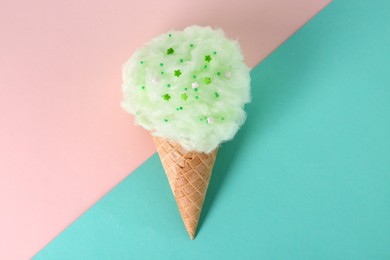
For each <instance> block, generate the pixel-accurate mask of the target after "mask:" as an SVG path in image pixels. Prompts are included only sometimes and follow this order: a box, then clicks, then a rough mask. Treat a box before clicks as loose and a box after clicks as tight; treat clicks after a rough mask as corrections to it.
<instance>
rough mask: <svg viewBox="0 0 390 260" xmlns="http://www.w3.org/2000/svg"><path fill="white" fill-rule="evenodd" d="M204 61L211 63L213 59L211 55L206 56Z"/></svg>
mask: <svg viewBox="0 0 390 260" xmlns="http://www.w3.org/2000/svg"><path fill="white" fill-rule="evenodd" d="M204 60H205V61H207V62H210V61H211V60H212V59H211V56H210V55H206V56H204Z"/></svg>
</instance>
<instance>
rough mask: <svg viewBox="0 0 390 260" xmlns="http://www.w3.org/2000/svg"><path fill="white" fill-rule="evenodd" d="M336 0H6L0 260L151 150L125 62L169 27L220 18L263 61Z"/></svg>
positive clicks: (79, 207)
mask: <svg viewBox="0 0 390 260" xmlns="http://www.w3.org/2000/svg"><path fill="white" fill-rule="evenodd" d="M329 2H330V0H316V1H304V0H294V1H291V0H280V1H271V0H253V1H235V2H234V1H233V2H230V3H227V2H226V1H222V0H217V1H212V3H210V1H206V0H202V1H179V0H172V1H169V3H167V2H166V1H160V2H159V3H157V2H155V1H151V0H147V1H123V0H122V1H115V2H114V3H113V2H107V1H92V0H87V1H76V0H71V1H62V2H61V1H55V2H53V1H51V2H50V1H49V2H48V1H44V0H39V1H27V0H21V1H8V2H7V3H4V4H2V8H0V21H1V22H0V35H1V38H2V40H1V48H0V71H1V72H0V73H1V75H0V87H1V93H2V94H1V95H0V109H1V111H6V113H3V114H2V118H1V123H2V126H1V128H0V205H1V206H2V211H1V214H0V230H1V232H0V258H1V259H26V258H28V257H30V256H31V255H33V254H34V253H35V252H37V251H38V250H39V249H40V248H42V247H43V246H44V245H45V244H47V243H48V242H49V241H50V240H51V239H52V238H53V237H54V236H56V235H57V234H58V233H59V232H61V231H62V230H63V229H64V228H65V227H66V226H67V225H69V224H70V223H71V222H72V221H73V220H75V219H76V218H77V217H78V216H79V215H80V214H81V213H82V212H84V211H85V210H86V209H87V208H88V207H90V206H91V205H92V204H93V203H95V202H96V201H97V200H98V199H99V198H101V197H102V196H103V195H104V194H105V193H106V192H107V191H109V190H110V189H111V188H112V187H114V186H115V185H116V184H118V183H119V182H120V181H121V180H123V179H124V178H125V177H126V176H127V175H128V174H129V173H130V172H131V171H133V170H134V169H135V168H136V167H137V166H138V165H140V164H141V163H142V162H143V161H144V160H145V159H146V158H148V157H150V156H151V155H152V154H153V153H154V152H155V148H154V147H153V145H152V141H151V138H150V137H149V135H148V134H147V133H146V132H145V131H143V130H142V129H141V128H138V127H135V126H133V122H132V118H131V117H129V116H128V115H127V114H126V113H124V112H123V111H122V110H121V108H120V107H119V103H120V100H121V93H120V85H121V75H120V73H121V64H122V63H123V62H124V61H125V59H126V58H127V57H129V56H130V54H131V53H132V52H133V51H134V50H135V49H136V48H137V47H139V46H140V45H141V44H142V43H144V42H146V41H148V40H149V39H151V38H152V37H153V36H155V35H157V34H160V33H162V32H165V31H166V30H168V29H171V28H177V29H181V28H183V27H185V26H187V25H191V24H200V25H212V26H215V27H222V28H224V30H225V31H226V32H227V34H228V36H229V37H231V38H238V39H239V40H240V42H241V44H242V46H243V49H244V54H245V56H246V61H247V63H248V64H249V65H250V66H254V65H256V64H257V63H258V62H259V61H260V60H262V59H263V58H264V57H265V56H266V55H268V54H269V53H270V52H271V51H272V50H274V49H275V48H276V47H277V46H278V45H279V44H281V43H282V42H283V41H284V40H285V39H287V38H288V37H289V36H290V35H291V34H292V33H293V32H294V31H296V30H297V29H298V28H299V27H300V26H302V25H303V24H304V23H305V22H306V21H308V20H309V19H310V18H311V17H312V16H313V15H315V14H316V13H317V12H318V11H319V10H321V9H322V8H323V7H324V6H325V5H326V4H328V3H329Z"/></svg>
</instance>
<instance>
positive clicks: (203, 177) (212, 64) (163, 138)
mask: <svg viewBox="0 0 390 260" xmlns="http://www.w3.org/2000/svg"><path fill="white" fill-rule="evenodd" d="M122 88H123V94H124V99H123V102H122V107H123V108H124V109H125V110H126V111H127V112H129V113H130V114H132V115H134V116H135V123H136V124H138V125H141V126H142V127H144V128H145V129H147V130H148V131H150V133H151V134H152V136H153V140H154V142H155V144H156V147H157V151H158V153H159V156H160V159H161V162H162V165H163V167H164V170H165V173H166V175H167V177H168V181H169V184H170V187H171V189H172V192H173V195H174V197H175V199H176V202H177V205H178V208H179V211H180V214H181V217H182V219H183V222H184V225H185V227H186V229H187V231H188V233H189V235H190V237H191V239H194V237H195V234H196V228H197V225H198V222H199V218H200V214H201V211H202V206H203V202H204V199H205V196H206V192H207V188H208V185H209V181H210V177H211V173H212V169H213V166H214V163H215V159H216V156H217V152H218V147H219V145H220V144H221V143H223V142H225V141H228V140H230V139H232V138H233V137H234V135H235V134H236V132H237V131H238V129H239V128H240V126H241V125H242V124H243V123H244V121H245V117H246V114H245V111H244V105H245V104H246V103H248V102H249V99H250V93H249V92H250V91H249V90H250V76H249V68H248V67H247V66H246V65H245V63H244V62H243V56H242V54H241V51H240V46H239V44H238V42H237V41H232V40H228V39H227V38H226V37H225V34H224V32H223V31H222V30H221V29H219V30H215V29H212V28H211V27H200V26H191V27H188V28H186V29H184V30H183V31H171V32H168V33H166V34H163V35H160V36H158V37H157V38H155V39H153V40H152V41H151V42H150V43H148V44H146V45H145V46H143V47H141V48H140V49H139V50H137V51H136V52H135V53H134V54H133V55H132V57H131V58H130V59H129V60H128V61H127V63H126V64H125V65H124V66H123V84H122Z"/></svg>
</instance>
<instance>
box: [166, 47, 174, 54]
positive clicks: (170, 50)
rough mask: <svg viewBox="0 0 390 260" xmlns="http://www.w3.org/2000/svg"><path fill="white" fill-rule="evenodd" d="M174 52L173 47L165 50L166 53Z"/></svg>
mask: <svg viewBox="0 0 390 260" xmlns="http://www.w3.org/2000/svg"><path fill="white" fill-rule="evenodd" d="M174 52H175V50H174V49H173V48H169V49H168V50H167V54H168V55H170V54H173V53H174Z"/></svg>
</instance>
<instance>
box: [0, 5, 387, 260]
mask: <svg viewBox="0 0 390 260" xmlns="http://www.w3.org/2000/svg"><path fill="white" fill-rule="evenodd" d="M329 2H330V1H329V0H315V1H303V0H278V1H271V0H258V1H220V0H215V1H203V0H200V1H178V0H171V1H150V0H146V1H90V0H86V1H75V0H70V1H47V0H37V1H26V0H23V1H21V0H15V1H2V2H0V115H1V116H0V259H28V258H31V257H33V256H34V255H35V257H34V258H35V259H183V258H186V259H200V258H202V259H390V249H389V248H390V246H389V245H390V220H389V219H390V76H389V74H390V73H389V72H390V16H389V12H390V3H389V2H388V1H386V0H378V1H374V2H369V1H363V0H358V1H350V0H344V1H342V0H336V1H333V2H332V3H330V4H329ZM328 4H329V5H328ZM327 5H328V6H327ZM325 6H327V7H325ZM324 7H325V8H324ZM313 17H314V18H313ZM311 18H312V19H311ZM309 20H310V21H309ZM192 24H199V25H212V26H215V27H221V28H223V29H224V30H225V31H226V32H227V34H228V36H229V37H230V38H235V39H238V40H239V41H240V43H241V45H242V47H243V51H244V54H245V59H246V62H247V64H248V65H249V66H251V67H253V69H252V72H251V76H252V103H251V104H249V105H248V106H247V107H246V110H247V112H248V119H247V122H246V124H245V125H244V126H243V128H242V129H241V130H240V131H239V133H238V134H237V136H236V138H235V139H234V140H233V141H231V142H228V143H226V144H224V145H223V146H222V147H221V150H220V153H219V155H218V159H217V162H216V166H215V169H214V172H213V176H212V180H211V183H210V188H209V191H208V196H207V198H206V201H205V205H204V210H203V214H202V217H201V222H200V225H199V232H198V236H197V238H196V239H195V240H194V241H190V240H189V239H188V236H187V234H186V231H185V229H184V226H183V224H182V223H181V219H180V215H179V213H178V210H177V208H176V204H175V201H174V199H173V197H172V195H171V191H170V189H169V185H168V182H167V180H166V178H165V176H164V173H163V170H162V167H161V164H160V162H159V160H158V157H157V155H156V154H154V153H155V148H154V146H153V144H152V141H151V138H150V136H149V134H148V133H147V132H146V131H144V130H143V129H141V128H139V127H135V126H134V125H133V121H132V117H131V116H129V115H127V114H126V113H125V112H124V111H122V110H121V108H120V106H119V104H120V100H121V89H120V86H121V65H122V64H123V63H124V61H125V60H126V59H127V58H128V57H129V56H130V55H131V53H132V52H133V51H134V50H135V49H136V48H137V47H139V46H141V45H142V44H143V43H144V42H147V41H148V40H150V39H151V38H152V37H154V36H156V35H158V34H160V33H163V32H165V31H167V30H169V29H173V28H175V29H182V28H184V27H185V26H187V25H192ZM290 36H291V37H290ZM287 39H288V40H287ZM286 40H287V41H286ZM153 154H154V155H153ZM104 195H106V196H104ZM103 196H104V197H103ZM83 213H84V214H83ZM80 216H81V217H80ZM72 222H73V223H72ZM53 239H54V240H53ZM50 241H51V243H49V242H50Z"/></svg>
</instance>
